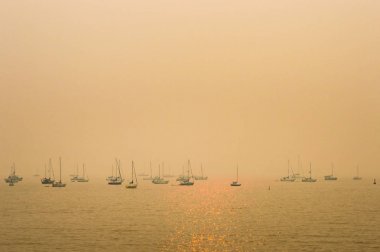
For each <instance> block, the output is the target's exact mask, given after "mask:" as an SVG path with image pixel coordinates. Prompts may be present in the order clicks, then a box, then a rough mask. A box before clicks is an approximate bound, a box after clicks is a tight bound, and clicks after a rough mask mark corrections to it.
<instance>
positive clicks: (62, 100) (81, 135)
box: [0, 0, 380, 178]
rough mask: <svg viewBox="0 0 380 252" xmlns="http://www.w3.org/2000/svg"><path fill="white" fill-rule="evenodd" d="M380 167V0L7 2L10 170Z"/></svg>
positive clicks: (4, 77)
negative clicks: (161, 165) (49, 166)
mask: <svg viewBox="0 0 380 252" xmlns="http://www.w3.org/2000/svg"><path fill="white" fill-rule="evenodd" d="M298 155H300V157H301V160H303V162H304V164H303V165H304V168H305V167H306V163H308V162H310V161H311V162H312V164H313V172H314V174H315V175H316V176H322V175H325V174H327V173H329V171H330V163H331V162H334V163H335V167H336V169H335V170H336V173H337V175H338V176H339V175H341V176H352V175H354V173H355V166H356V165H357V164H359V165H360V167H361V175H363V176H368V177H372V176H379V175H380V1H375V0H373V1H369V0H341V1H338V0H326V1H325V0H315V1H301V0H292V1H290V0H277V1H274V0H273V1H270V0H262V1H255V0H241V1H223V0H218V1H217V0H192V1H178V0H166V1H165V0H141V1H127V0H119V1H116V0H107V1H100V0H87V1H85V0H65V1H51V0H45V1H42V0H35V1H31V0H29V1H26V0H17V1H14V0H1V1H0V175H1V176H3V177H4V176H6V175H7V174H8V173H9V167H10V165H11V163H12V162H16V167H17V168H18V171H19V173H20V174H21V175H28V174H29V175H30V174H32V173H35V171H36V169H39V173H43V166H44V163H45V162H47V160H48V158H49V157H52V158H53V159H54V161H55V167H57V165H56V164H57V158H58V156H62V158H63V164H64V173H66V174H68V173H72V172H73V171H74V169H75V166H76V163H82V162H86V164H87V166H88V171H89V175H90V176H91V175H94V174H97V175H99V176H100V175H101V176H103V175H106V174H108V173H110V172H111V165H112V164H113V162H114V158H115V157H119V158H120V159H121V161H122V165H123V167H124V169H127V167H128V168H129V163H130V161H131V160H132V159H134V160H135V162H136V169H137V170H141V169H142V168H143V167H144V165H147V164H148V163H149V160H152V162H153V164H154V167H156V165H157V163H158V162H160V161H165V162H166V163H167V166H169V165H170V166H171V168H172V170H177V171H178V172H179V171H180V170H181V166H182V164H183V163H184V162H186V160H187V159H188V158H190V159H191V161H192V164H193V169H194V170H195V171H197V170H199V166H200V163H201V162H203V164H204V166H205V168H206V171H207V172H208V174H211V175H217V174H218V175H221V176H233V175H234V172H235V170H234V169H235V166H236V163H237V162H238V163H239V166H240V169H241V176H242V177H243V176H250V177H259V176H271V177H273V178H277V177H280V176H283V175H286V172H287V168H286V167H287V160H288V159H290V160H291V161H292V163H293V166H296V163H297V156H298Z"/></svg>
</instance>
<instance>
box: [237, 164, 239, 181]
mask: <svg viewBox="0 0 380 252" xmlns="http://www.w3.org/2000/svg"><path fill="white" fill-rule="evenodd" d="M236 182H239V165H238V164H237V165H236Z"/></svg>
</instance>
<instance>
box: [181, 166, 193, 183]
mask: <svg viewBox="0 0 380 252" xmlns="http://www.w3.org/2000/svg"><path fill="white" fill-rule="evenodd" d="M190 172H191V176H190ZM192 177H193V174H192V171H191V165H190V160H188V161H187V178H186V179H182V180H181V181H180V182H179V185H181V186H192V185H194V180H192V179H191V178H192Z"/></svg>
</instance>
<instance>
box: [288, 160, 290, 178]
mask: <svg viewBox="0 0 380 252" xmlns="http://www.w3.org/2000/svg"><path fill="white" fill-rule="evenodd" d="M289 167H290V161H289V159H288V178H289Z"/></svg>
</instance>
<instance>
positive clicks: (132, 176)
mask: <svg viewBox="0 0 380 252" xmlns="http://www.w3.org/2000/svg"><path fill="white" fill-rule="evenodd" d="M131 178H132V184H133V160H132V174H131Z"/></svg>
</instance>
